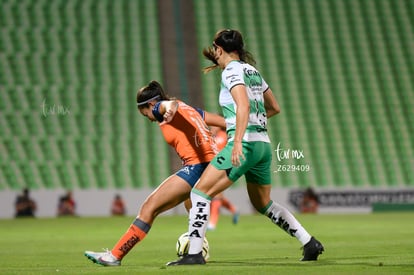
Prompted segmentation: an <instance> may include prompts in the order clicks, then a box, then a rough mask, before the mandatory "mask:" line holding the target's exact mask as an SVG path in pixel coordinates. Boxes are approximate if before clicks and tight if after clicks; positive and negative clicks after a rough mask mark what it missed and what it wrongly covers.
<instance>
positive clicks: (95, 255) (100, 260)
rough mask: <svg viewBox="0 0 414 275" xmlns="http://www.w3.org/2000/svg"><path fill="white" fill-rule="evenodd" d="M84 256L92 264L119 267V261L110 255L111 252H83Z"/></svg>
mask: <svg viewBox="0 0 414 275" xmlns="http://www.w3.org/2000/svg"><path fill="white" fill-rule="evenodd" d="M85 256H86V257H87V258H88V259H89V260H91V261H92V262H94V263H95V264H100V265H103V266H119V265H121V261H120V260H118V259H117V258H115V256H114V255H112V253H111V251H110V250H108V249H106V251H105V252H93V251H85Z"/></svg>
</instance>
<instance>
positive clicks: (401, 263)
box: [0, 213, 414, 274]
mask: <svg viewBox="0 0 414 275" xmlns="http://www.w3.org/2000/svg"><path fill="white" fill-rule="evenodd" d="M298 218H299V220H300V221H301V222H302V224H303V225H304V226H305V227H306V228H307V229H308V230H309V232H311V233H312V234H313V235H314V236H315V237H317V238H318V239H320V240H321V241H322V242H323V244H324V246H325V252H324V254H322V255H321V256H320V258H319V260H318V261H317V262H300V261H299V259H300V258H301V252H302V251H301V250H300V244H299V242H298V241H297V240H296V239H294V238H291V237H290V236H288V235H287V234H286V233H284V232H283V231H282V230H280V229H279V228H276V227H275V226H274V225H273V224H272V223H271V222H270V221H269V220H268V219H267V218H265V217H263V216H260V215H249V216H241V218H240V222H239V224H237V225H233V224H232V223H231V217H229V216H223V217H221V219H220V221H219V224H218V227H217V229H216V231H211V232H208V233H207V238H208V240H209V243H210V255H211V256H210V260H209V262H208V264H207V265H205V266H182V267H166V266H165V263H166V262H168V261H171V260H174V259H176V256H175V242H176V239H177V238H178V236H179V235H180V234H181V233H183V232H184V231H186V225H187V217H186V216H162V217H160V218H159V219H158V220H157V221H156V223H155V224H154V226H153V228H152V229H151V231H150V234H149V235H148V236H147V238H146V239H144V241H142V242H141V243H139V244H138V245H137V246H136V247H135V248H134V249H133V250H132V251H131V252H130V253H129V254H128V255H127V256H126V257H125V258H124V260H123V262H122V266H120V267H103V266H99V265H96V264H93V263H92V262H90V261H89V260H87V259H86V257H84V255H83V252H84V250H95V251H100V250H101V249H102V248H109V249H111V248H112V246H113V245H114V244H115V242H116V241H117V240H118V238H119V237H120V236H121V234H123V233H124V232H125V230H126V229H127V227H128V226H129V224H130V223H131V221H132V219H133V218H132V217H121V218H115V217H114V218H60V219H56V218H53V219H17V220H11V219H10V220H0V244H1V248H2V249H1V250H0V274H127V273H128V274H413V273H414V239H413V232H414V214H413V213H405V214H403V213H385V214H371V215H345V214H343V215H299V216H298Z"/></svg>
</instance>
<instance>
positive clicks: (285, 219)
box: [262, 201, 312, 245]
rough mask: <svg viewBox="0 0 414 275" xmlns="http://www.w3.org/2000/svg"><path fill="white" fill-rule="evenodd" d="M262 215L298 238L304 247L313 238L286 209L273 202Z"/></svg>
mask: <svg viewBox="0 0 414 275" xmlns="http://www.w3.org/2000/svg"><path fill="white" fill-rule="evenodd" d="M262 213H263V214H264V215H266V216H267V217H268V218H269V219H270V220H271V221H272V222H273V223H274V224H276V225H277V226H279V227H280V228H281V229H283V230H284V231H286V232H287V233H288V234H289V235H291V236H293V237H296V238H297V239H298V240H299V241H300V242H301V243H302V245H305V244H307V243H308V242H309V241H310V239H311V237H312V236H311V235H309V233H308V232H307V231H306V230H305V228H303V226H302V225H301V224H300V223H299V222H298V220H297V219H296V218H295V217H294V216H293V215H292V214H291V213H290V212H289V210H287V209H286V208H285V207H283V206H281V205H279V204H277V203H275V202H274V201H271V202H270V203H269V206H268V207H267V209H265V210H264V212H262Z"/></svg>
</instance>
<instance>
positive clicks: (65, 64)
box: [0, 0, 169, 190]
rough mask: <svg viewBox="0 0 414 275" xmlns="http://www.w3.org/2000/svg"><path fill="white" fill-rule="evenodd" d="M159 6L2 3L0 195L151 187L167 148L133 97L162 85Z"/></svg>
mask: <svg viewBox="0 0 414 275" xmlns="http://www.w3.org/2000/svg"><path fill="white" fill-rule="evenodd" d="M156 10H157V7H156V2H155V1H145V0H141V1H125V0H121V1H94V0H93V1H80V0H71V1H56V2H49V1H45V0H40V1H33V0H22V1H20V0H18V1H17V0H5V1H1V12H0V24H1V25H0V31H1V33H0V35H1V37H0V49H1V51H0V81H1V82H0V89H1V92H0V128H1V130H0V131H1V135H0V150H1V157H0V180H1V184H0V189H5V188H6V189H7V188H10V189H16V190H18V189H21V188H22V187H24V186H28V187H30V188H33V189H38V188H46V189H53V188H57V187H61V188H67V189H72V188H82V189H88V188H122V187H136V188H138V187H145V186H146V187H153V186H157V185H158V184H159V183H160V182H161V180H162V179H164V178H165V177H166V176H168V174H169V163H168V151H167V150H166V148H167V146H166V145H165V143H164V142H163V141H162V136H160V135H159V132H158V129H156V126H155V125H149V124H150V123H148V121H147V120H146V119H145V118H143V117H141V116H140V115H139V113H138V111H137V109H136V104H135V95H136V91H137V89H138V88H139V86H141V85H144V84H146V83H147V82H148V81H149V80H151V79H158V80H160V81H162V76H161V71H162V68H161V61H160V51H159V46H158V43H159V40H158V36H157V35H158V22H157V16H156Z"/></svg>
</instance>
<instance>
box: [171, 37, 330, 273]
mask: <svg viewBox="0 0 414 275" xmlns="http://www.w3.org/2000/svg"><path fill="white" fill-rule="evenodd" d="M203 54H204V56H205V57H206V58H207V59H209V60H211V61H212V62H213V63H214V65H213V66H210V67H207V68H206V71H209V70H211V69H215V68H217V67H219V68H220V69H222V75H221V87H220V96H219V103H220V106H221V108H222V111H223V115H224V118H225V120H226V126H227V129H226V131H227V135H228V137H229V140H228V143H227V145H226V147H225V148H224V149H223V150H221V151H220V152H219V153H218V154H217V155H216V156H215V158H214V159H213V160H212V161H211V162H210V164H209V165H208V166H207V168H206V170H205V171H204V173H203V175H202V176H201V178H200V181H199V182H198V183H197V184H196V185H195V187H194V188H193V189H192V191H191V202H192V208H191V210H190V213H189V232H188V233H189V236H190V249H189V254H188V255H186V256H184V257H182V258H180V259H179V260H177V261H174V262H169V263H167V265H190V264H205V263H206V262H205V260H204V258H203V256H202V254H201V251H202V245H203V240H204V236H205V233H206V229H207V224H208V220H209V216H210V202H211V199H212V198H213V197H214V196H215V195H216V194H219V193H220V192H222V191H224V190H225V189H226V188H228V187H229V186H231V185H232V184H233V183H234V182H235V181H236V180H237V179H239V178H240V177H241V176H243V175H244V176H245V178H246V182H247V192H248V194H249V198H250V201H251V202H252V204H253V206H254V207H255V208H256V209H257V211H259V212H260V213H262V214H263V215H265V216H267V217H268V218H269V219H270V220H271V221H272V222H273V223H274V224H276V225H277V226H279V227H280V228H281V229H283V230H284V231H286V232H287V233H288V234H289V235H291V236H293V237H296V238H297V239H298V241H299V242H300V243H301V244H302V245H303V248H304V249H303V257H302V261H315V260H317V258H318V256H319V254H321V253H322V251H323V250H324V248H323V246H322V244H321V243H320V242H319V241H318V240H316V239H315V238H314V237H312V236H311V235H310V234H309V233H308V232H307V231H306V230H305V228H304V227H303V226H302V225H301V224H300V223H299V222H298V221H297V220H296V218H295V217H294V216H293V215H292V214H291V213H290V212H289V211H288V210H287V209H286V208H285V207H283V206H281V205H279V204H278V203H276V202H274V201H272V200H271V198H270V191H271V171H270V169H271V162H272V148H271V143H270V139H269V136H268V134H267V130H266V124H267V119H268V118H269V117H272V116H274V115H276V114H278V113H279V112H280V108H279V104H278V103H277V101H276V99H275V97H274V96H273V93H272V90H271V89H270V88H269V86H268V84H267V83H266V82H265V80H264V79H263V77H262V76H261V74H260V73H259V72H258V71H257V69H256V68H255V67H254V66H253V64H254V59H253V57H252V55H251V54H250V53H249V52H248V51H246V50H245V49H244V43H243V38H242V35H241V33H240V32H239V31H237V30H229V29H226V30H221V31H219V32H217V34H216V35H215V37H214V40H213V45H212V46H211V47H208V48H206V49H204V51H203Z"/></svg>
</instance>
